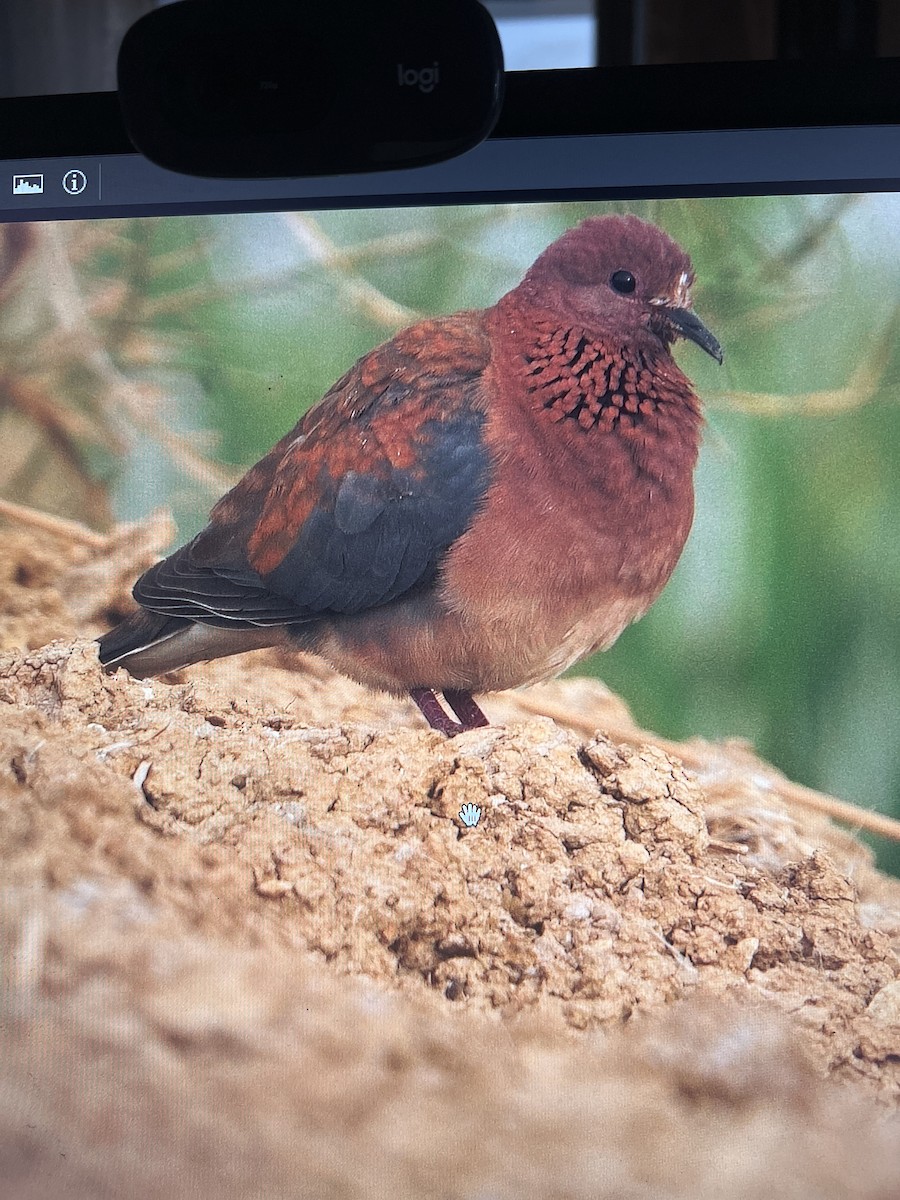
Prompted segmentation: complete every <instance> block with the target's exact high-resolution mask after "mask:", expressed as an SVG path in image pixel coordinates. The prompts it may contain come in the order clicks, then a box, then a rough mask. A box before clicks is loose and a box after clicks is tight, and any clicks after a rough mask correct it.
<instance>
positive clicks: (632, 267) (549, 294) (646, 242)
mask: <svg viewBox="0 0 900 1200" xmlns="http://www.w3.org/2000/svg"><path fill="white" fill-rule="evenodd" d="M693 282H694V272H693V268H692V267H691V260H690V259H689V258H688V256H687V254H685V252H684V251H683V250H682V249H681V247H680V246H678V245H677V244H676V243H675V242H673V241H672V239H671V238H670V237H669V236H668V235H667V234H665V233H663V231H662V230H661V229H659V228H658V227H657V226H656V225H651V224H649V223H648V222H647V221H642V220H640V219H639V218H638V217H634V216H627V217H618V216H610V217H590V218H588V220H586V221H582V222H581V224H580V225H576V226H575V227H574V228H573V229H569V230H567V231H566V233H564V234H563V235H562V236H561V237H559V238H557V240H556V241H555V242H553V243H552V244H551V245H550V246H548V247H547V249H546V250H545V251H544V252H543V254H541V255H540V256H539V257H538V258H537V259H536V261H535V262H534V264H533V266H532V267H531V269H530V270H529V271H528V273H527V275H526V276H525V279H524V280H523V281H522V284H521V285H520V289H521V291H522V292H523V293H524V295H525V296H527V297H528V299H529V300H530V302H531V303H532V304H537V305H539V306H541V307H543V308H545V309H548V310H551V311H553V312H554V313H556V314H561V315H564V316H565V317H567V318H571V319H574V320H577V321H579V322H581V323H582V324H583V325H584V328H585V329H587V330H590V331H592V332H594V333H596V334H597V336H598V338H600V339H602V340H603V341H604V342H606V343H607V344H609V342H610V341H612V342H614V343H616V342H617V343H618V344H619V345H623V346H624V345H635V346H637V347H638V348H640V349H644V350H647V351H649V352H651V353H652V352H653V351H656V352H657V353H658V352H659V350H660V349H664V350H666V351H668V348H669V346H670V345H671V344H672V342H674V341H675V340H676V338H687V339H689V340H690V341H692V342H695V343H696V344H697V345H698V346H699V347H700V348H701V349H702V350H705V351H706V353H707V354H709V355H711V356H712V357H713V358H714V359H715V360H716V362H719V363H721V362H722V348H721V346H720V345H719V343H718V341H717V340H716V338H715V337H714V336H713V334H712V333H710V331H709V330H708V329H707V327H706V326H705V325H704V324H703V322H702V321H701V320H700V318H699V317H698V316H697V315H696V314H695V313H694V311H693V308H692V305H691V284H692V283H693Z"/></svg>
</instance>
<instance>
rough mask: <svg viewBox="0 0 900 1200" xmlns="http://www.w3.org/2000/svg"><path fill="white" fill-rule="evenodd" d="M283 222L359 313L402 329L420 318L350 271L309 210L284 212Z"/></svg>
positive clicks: (378, 322)
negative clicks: (329, 274)
mask: <svg viewBox="0 0 900 1200" xmlns="http://www.w3.org/2000/svg"><path fill="white" fill-rule="evenodd" d="M283 216H284V221H285V224H286V225H287V227H288V229H289V230H290V231H291V233H293V235H294V237H295V238H296V239H297V241H298V242H299V243H300V244H301V245H302V246H303V248H304V249H305V250H306V252H307V254H309V256H310V258H312V259H313V260H315V261H316V262H318V263H319V264H320V265H321V266H323V267H325V268H326V269H327V270H328V271H329V272H330V273H331V276H332V278H333V280H334V282H335V284H336V285H337V287H338V288H339V289H340V291H342V292H343V294H344V296H345V297H346V298H347V299H348V300H349V301H350V303H351V304H352V305H353V307H354V308H355V309H357V311H358V312H360V313H362V315H363V316H365V317H368V319H369V320H371V321H375V322H376V323H377V324H379V325H384V326H385V327H386V328H388V329H400V328H401V327H402V326H404V325H410V324H411V323H412V322H413V321H417V320H418V319H419V317H420V315H421V314H419V313H417V312H416V311H415V309H412V308H406V307H405V306H404V305H402V304H397V303H396V301H394V300H391V299H390V298H389V297H388V296H385V295H384V293H383V292H380V291H379V290H378V288H377V287H375V285H374V284H372V283H370V282H369V281H368V280H367V279H364V278H363V277H362V276H361V275H359V274H356V273H353V272H351V271H350V270H349V269H348V267H347V266H346V265H345V262H344V261H343V255H342V251H341V250H340V249H339V248H338V247H337V246H336V245H335V244H334V242H332V240H331V238H329V237H328V235H327V234H326V233H325V231H324V230H323V229H322V227H321V226H320V225H319V223H318V222H317V221H315V220H314V219H313V218H312V217H310V216H308V215H307V214H306V213H284V214H283Z"/></svg>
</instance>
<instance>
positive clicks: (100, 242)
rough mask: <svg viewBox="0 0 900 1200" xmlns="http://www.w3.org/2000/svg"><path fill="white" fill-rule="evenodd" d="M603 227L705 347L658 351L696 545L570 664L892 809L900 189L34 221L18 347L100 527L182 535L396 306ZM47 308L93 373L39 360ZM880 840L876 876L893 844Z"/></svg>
mask: <svg viewBox="0 0 900 1200" xmlns="http://www.w3.org/2000/svg"><path fill="white" fill-rule="evenodd" d="M610 211H614V212H634V213H637V214H638V215H639V216H642V217H645V218H647V219H650V220H652V221H655V222H656V223H658V224H659V225H661V226H662V227H663V228H664V229H666V230H667V231H668V233H669V234H671V235H672V236H673V237H674V238H675V239H676V241H678V242H680V243H681V244H682V245H683V246H684V247H685V248H686V249H687V250H688V252H689V253H690V255H691V257H692V259H693V262H694V267H695V270H696V274H697V283H696V286H695V290H694V301H695V307H696V309H697V311H698V313H699V314H700V315H701V316H702V318H703V320H704V321H705V322H706V323H707V324H708V325H709V326H710V328H711V329H712V330H713V331H714V332H715V333H716V335H717V336H718V337H719V339H720V341H721V343H722V345H723V347H724V349H725V355H726V359H725V365H724V366H723V367H721V368H718V367H717V366H716V364H715V363H714V362H713V361H712V360H711V359H709V358H708V357H707V356H706V355H704V354H703V353H702V352H701V351H700V350H698V349H697V348H696V347H694V346H692V345H690V344H685V343H681V344H679V345H678V347H677V348H676V351H675V352H676V356H677V358H678V360H679V362H680V364H681V365H682V367H683V369H684V370H685V371H686V372H687V374H688V375H689V376H690V377H691V378H692V379H693V380H694V381H695V383H696V385H697V390H698V392H699V394H700V395H701V396H702V397H703V399H704V400H705V402H706V415H707V429H706V437H705V443H704V448H703V452H702V456H701V463H700V467H699V471H698V476H697V516H696V520H695V525H694V530H693V533H692V535H691V538H690V541H689V543H688V546H687V549H686V551H685V553H684V556H683V558H682V560H681V563H680V565H679V567H678V569H677V571H676V573H675V575H674V577H673V579H672V581H671V583H670V584H669V586H668V588H667V589H666V591H665V593H664V594H663V596H662V598H661V599H660V600H659V601H658V603H657V604H656V606H655V607H654V608H653V610H652V611H651V613H650V614H649V615H648V616H647V617H645V618H644V620H643V621H641V622H640V623H639V624H638V625H636V626H634V627H633V628H632V629H630V630H628V631H626V633H625V634H624V635H623V636H622V638H621V639H620V641H619V643H618V644H617V645H616V646H615V648H614V649H613V650H612V651H610V652H609V653H607V654H605V655H603V656H601V657H598V658H596V659H593V660H590V661H589V662H587V663H585V664H582V665H581V666H579V667H578V668H576V672H578V673H585V672H588V673H596V674H597V675H599V676H601V677H602V678H603V679H604V680H605V681H606V683H608V684H609V685H610V686H611V687H612V688H613V689H615V690H616V691H617V692H619V693H620V694H621V695H622V696H623V697H624V698H625V699H626V701H627V702H628V703H629V705H630V706H631V708H632V710H633V712H634V714H635V716H636V717H637V719H638V720H639V721H640V722H642V723H643V724H645V725H646V726H648V727H650V728H652V729H655V730H656V731H658V732H660V733H662V734H665V735H668V736H670V737H673V738H685V737H689V736H691V735H702V736H704V737H708V738H717V737H722V736H732V735H737V736H741V737H745V738H748V739H750V740H751V741H752V742H753V743H754V745H755V746H756V747H757V749H758V750H759V751H760V753H761V754H762V755H764V756H765V757H766V758H769V759H770V760H771V761H773V762H774V763H775V764H776V765H777V766H778V767H780V768H781V769H782V770H783V771H784V772H785V773H786V774H788V775H789V776H791V777H792V778H794V779H797V780H799V781H801V782H803V783H805V784H808V785H810V786H812V787H815V788H819V789H822V790H824V791H827V792H831V793H833V794H835V795H838V796H842V797H845V798H847V799H850V800H853V801H856V802H857V803H859V804H861V805H864V806H866V807H874V808H879V809H881V810H883V811H885V812H892V813H894V814H895V815H898V816H900V739H898V736H897V732H898V730H897V725H898V718H897V714H898V711H900V638H898V612H900V536H898V535H900V472H898V466H900V407H898V399H900V338H898V333H900V315H898V314H900V196H896V195H888V194H885V195H867V196H814V197H809V196H806V197H797V196H784V197H760V198H724V199H690V200H653V201H649V200H648V201H636V202H614V203H576V204H569V203H566V204H534V205H526V204H517V205H503V206H474V207H447V208H427V209H423V208H405V209H391V210H381V211H373V210H367V211H359V212H346V211H340V212H325V213H306V214H264V215H240V216H219V217H166V218H155V219H144V220H131V221H108V222H90V223H84V224H79V223H72V224H66V225H58V226H52V227H50V226H46V227H34V228H35V230H40V237H39V242H38V248H37V250H36V251H34V253H35V254H37V256H38V258H40V256H41V255H43V257H44V259H45V265H44V267H43V273H42V276H41V278H42V279H43V285H42V295H41V298H40V302H38V300H37V299H35V302H34V304H33V305H32V308H33V310H34V311H33V312H32V325H33V329H32V335H33V338H37V339H38V340H40V338H43V339H44V340H45V342H47V343H48V344H49V345H50V346H51V349H52V348H53V347H56V349H55V350H54V353H55V354H56V358H53V356H52V354H51V355H50V356H49V358H48V354H47V353H45V354H44V357H43V360H42V361H43V363H44V372H45V374H46V373H47V371H48V370H49V371H50V373H51V375H53V372H55V375H53V379H52V381H51V382H52V390H54V391H55V394H57V395H62V394H64V395H65V396H66V397H67V398H68V399H67V403H68V404H69V405H70V406H71V407H72V410H73V411H75V412H76V413H77V414H79V416H80V417H82V418H89V420H90V421H91V422H93V428H92V429H91V430H89V431H88V432H87V433H86V434H85V433H84V431H82V433H81V434H78V433H77V431H76V433H75V434H73V435H72V439H71V440H72V446H71V448H70V451H69V454H70V457H71V458H72V459H73V460H74V462H75V467H76V468H77V470H78V471H80V472H81V473H82V474H83V475H85V476H88V477H89V481H90V485H91V486H92V487H94V488H95V489H96V487H98V486H99V487H100V488H102V490H103V492H104V494H105V495H106V496H107V497H108V499H109V509H110V513H109V515H110V516H114V517H117V518H134V517H139V516H143V515H144V514H146V513H147V512H148V511H149V510H150V509H152V508H154V507H156V506H157V505H159V504H167V505H169V506H171V507H172V508H173V509H174V511H175V513H176V516H177V519H178V522H179V528H180V538H181V539H183V538H184V537H187V536H189V535H190V534H192V533H193V532H195V531H196V530H197V529H198V528H199V527H200V525H201V524H202V523H203V521H204V519H205V515H206V512H207V511H208V508H209V506H210V504H211V502H212V500H213V499H214V498H215V496H216V495H218V494H219V493H220V492H221V491H222V490H223V489H224V486H226V484H227V480H228V477H229V471H226V470H222V466H223V465H226V464H227V465H229V470H230V466H234V467H241V468H242V467H245V466H247V465H249V464H250V463H251V462H253V461H254V460H255V459H256V458H257V457H259V456H260V455H261V454H262V453H263V452H264V451H265V450H267V449H268V448H269V447H270V445H271V444H272V443H273V442H274V441H275V440H276V439H277V438H278V437H279V436H281V434H282V433H284V432H285V431H286V430H287V429H288V428H290V427H291V426H292V425H293V424H294V422H295V421H296V420H297V418H298V416H299V415H300V414H301V413H302V412H303V411H304V410H305V409H306V408H307V407H308V406H309V405H310V404H312V403H314V402H315V401H316V400H317V399H318V398H319V396H320V395H321V394H322V393H323V392H324V391H325V390H326V388H327V387H328V386H329V385H330V384H331V383H332V382H333V381H334V380H335V379H336V378H337V377H338V376H339V375H341V374H342V373H343V372H344V371H345V370H346V369H347V367H348V366H349V365H350V364H351V363H352V362H353V361H354V360H355V359H356V358H357V357H358V356H359V355H360V354H362V353H364V352H365V351H366V350H368V349H369V348H371V347H372V346H373V345H375V344H376V343H378V342H379V341H382V340H384V339H385V338H387V337H389V336H390V335H391V334H392V333H393V332H394V331H395V330H396V329H398V328H400V327H402V326H403V325H405V324H407V323H409V322H410V321H412V320H414V319H415V318H416V317H417V316H419V315H424V314H436V313H447V312H452V311H454V310H456V309H459V308H467V307H479V306H483V305H488V304H491V303H493V302H494V301H495V300H496V299H497V298H498V297H499V296H500V295H501V294H502V293H503V292H504V291H505V290H507V289H508V288H510V287H511V286H513V285H514V284H515V283H516V282H517V281H518V280H519V278H520V277H521V275H522V273H523V271H524V270H525V268H526V267H527V266H528V265H529V264H530V262H531V261H532V260H533V259H534V258H535V257H536V255H537V254H538V253H539V252H540V251H541V250H542V249H543V248H544V247H545V246H546V245H547V244H548V243H549V242H550V241H552V240H553V238H554V237H556V236H557V235H558V234H559V233H560V232H561V231H562V230H563V229H565V228H567V227H568V226H570V225H572V224H574V223H576V222H577V221H578V220H580V219H581V218H583V217H585V216H589V215H593V214H598V213H603V212H610ZM48 256H49V257H48ZM50 260H52V268H48V267H47V266H46V261H50ZM48 279H49V285H48V282H47V281H48ZM56 292H58V293H59V295H58V296H57V297H56V301H55V304H54V294H55V293H56ZM60 305H62V308H63V310H65V311H67V312H71V310H72V309H73V308H77V310H78V320H77V322H76V324H78V326H79V328H82V329H83V330H87V331H88V336H89V338H91V339H93V342H92V343H91V344H92V345H93V347H94V349H93V351H92V353H93V355H94V357H93V358H92V357H91V354H89V353H88V352H87V351H86V350H85V349H84V346H83V345H82V344H81V343H80V342H77V343H76V346H75V347H74V348H72V349H71V350H70V351H69V352H68V353H69V357H68V358H67V357H66V351H65V350H62V351H61V350H59V348H58V345H57V343H58V342H59V331H58V328H57V327H58V325H59V323H60V319H61V318H60V317H59V312H58V311H57V310H59V309H60ZM38 312H39V313H40V314H41V315H38V316H35V313H38ZM54 312H56V315H55V316H54ZM26 324H27V322H26ZM17 336H18V342H16V345H19V346H22V345H25V344H26V339H24V337H23V335H22V333H21V330H20V332H19V334H18V335H17ZM54 336H55V337H56V341H54V340H53V339H54ZM4 338H5V340H6V342H7V350H9V345H10V344H12V340H14V339H12V340H11V338H10V335H9V330H8V328H7V327H5V326H4V323H3V320H2V319H0V349H2V346H3V343H4ZM79 347H80V348H79ZM23 353H24V352H23ZM97 353H99V354H101V355H102V356H103V358H104V361H105V364H106V365H105V366H101V365H98V362H99V360H97V358H96V355H97ZM7 357H8V359H9V357H10V356H9V354H8V355H7ZM25 358H26V359H27V355H26V356H25ZM32 358H34V352H33V351H32ZM11 361H13V362H14V363H15V354H13V355H12V359H11ZM23 362H24V364H25V365H24V366H23V368H22V369H23V371H24V372H25V374H27V372H28V370H31V371H32V373H34V372H35V370H36V369H37V368H35V367H34V365H33V364H32V365H31V366H29V365H28V362H27V361H25V359H23ZM48 364H49V366H48ZM104 372H105V374H104ZM48 386H49V385H48ZM217 464H218V466H217ZM24 477H25V476H24V475H23V476H22V478H24ZM2 482H3V477H2V472H0V483H2ZM6 482H7V483H8V485H9V486H8V487H6V488H5V489H3V488H0V490H5V491H6V493H7V494H11V495H13V496H15V495H16V494H17V491H18V494H19V496H20V497H21V498H24V499H33V496H31V497H30V496H28V495H26V494H24V493H23V492H22V488H21V487H19V488H18V489H17V486H16V481H15V478H13V479H12V480H11V481H10V480H9V478H7V481H6ZM70 494H71V493H70ZM94 501H95V502H96V495H94ZM57 507H59V505H58V504H57ZM100 507H101V509H102V505H101V506H100ZM97 512H98V509H97V506H96V503H95V504H94V508H93V509H92V510H91V512H90V513H89V514H88V515H89V516H90V515H93V516H95V517H96V515H97ZM73 515H81V514H73ZM524 516H525V518H527V514H524ZM877 850H878V853H879V859H880V862H881V864H882V865H883V866H884V867H886V868H888V869H892V870H894V871H895V872H900V848H898V847H896V846H888V845H886V844H884V845H877Z"/></svg>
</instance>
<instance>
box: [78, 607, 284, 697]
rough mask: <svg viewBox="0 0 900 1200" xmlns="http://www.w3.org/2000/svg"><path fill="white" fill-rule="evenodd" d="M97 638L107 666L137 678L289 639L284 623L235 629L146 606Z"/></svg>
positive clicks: (161, 673)
mask: <svg viewBox="0 0 900 1200" xmlns="http://www.w3.org/2000/svg"><path fill="white" fill-rule="evenodd" d="M97 640H98V642H99V644H100V662H101V663H102V664H103V666H104V667H106V668H107V670H114V669H115V668H116V667H124V668H125V670H126V671H128V672H129V673H130V674H131V675H134V676H135V678H136V679H148V678H149V677H151V676H153V675H165V674H166V672H167V671H178V670H180V669H181V668H182V667H190V666H193V664H194V663H198V662H207V661H209V659H212V658H225V657H227V656H228V655H230V654H243V653H244V652H245V651H246V650H261V649H263V648H264V647H266V646H275V645H279V644H281V643H282V642H284V641H286V640H287V639H286V634H285V631H284V629H283V627H280V626H265V627H254V628H251V629H242V628H237V629H235V628H233V627H231V628H229V627H227V626H214V625H204V624H203V622H202V621H192V620H189V619H188V618H187V617H167V616H165V615H163V614H162V613H154V612H149V611H148V610H147V609H144V608H142V609H140V610H139V611H138V612H136V613H133V614H132V615H131V616H130V617H127V618H126V619H125V620H124V621H123V622H122V623H121V625H117V626H116V627H115V629H111V630H110V631H109V633H104V635H103V637H101V638H98V639H97Z"/></svg>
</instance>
